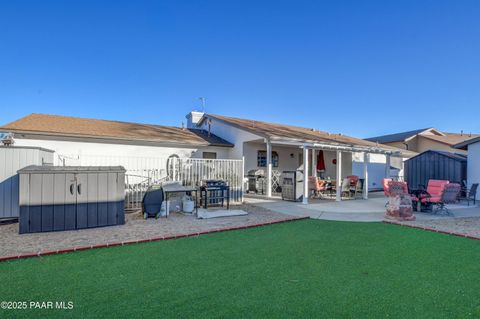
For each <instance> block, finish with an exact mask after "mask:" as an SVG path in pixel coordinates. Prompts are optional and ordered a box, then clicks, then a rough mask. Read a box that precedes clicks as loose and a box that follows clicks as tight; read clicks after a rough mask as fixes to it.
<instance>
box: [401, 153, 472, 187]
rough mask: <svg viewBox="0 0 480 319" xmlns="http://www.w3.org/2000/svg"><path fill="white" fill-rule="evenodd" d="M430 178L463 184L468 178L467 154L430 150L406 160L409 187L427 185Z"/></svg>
mask: <svg viewBox="0 0 480 319" xmlns="http://www.w3.org/2000/svg"><path fill="white" fill-rule="evenodd" d="M430 179H443V180H448V181H450V182H456V183H460V184H461V182H462V181H464V180H466V179H467V156H466V155H463V154H457V153H450V152H447V151H435V150H430V151H426V152H423V153H421V154H418V155H417V156H414V157H412V158H410V159H408V160H406V161H405V180H406V181H407V182H408V186H409V187H411V188H419V187H420V186H422V185H423V186H426V185H427V184H428V181H429V180H430Z"/></svg>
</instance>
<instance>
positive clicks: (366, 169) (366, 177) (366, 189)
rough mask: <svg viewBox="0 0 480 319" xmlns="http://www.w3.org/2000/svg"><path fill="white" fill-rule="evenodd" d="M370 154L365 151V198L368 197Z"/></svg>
mask: <svg viewBox="0 0 480 319" xmlns="http://www.w3.org/2000/svg"><path fill="white" fill-rule="evenodd" d="M369 161H370V155H369V154H368V153H367V152H365V153H363V199H368V162H369Z"/></svg>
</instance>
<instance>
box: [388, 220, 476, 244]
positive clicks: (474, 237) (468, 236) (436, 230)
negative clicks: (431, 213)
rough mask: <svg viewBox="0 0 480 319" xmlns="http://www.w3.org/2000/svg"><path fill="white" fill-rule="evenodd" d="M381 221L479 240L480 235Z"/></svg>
mask: <svg viewBox="0 0 480 319" xmlns="http://www.w3.org/2000/svg"><path fill="white" fill-rule="evenodd" d="M383 223H384V224H390V225H397V226H403V227H409V228H415V229H421V230H426V231H430V232H434V233H440V234H445V235H451V236H456V237H463V238H468V239H473V240H480V237H477V236H471V235H467V234H462V233H457V232H450V231H445V230H440V229H435V228H432V227H425V226H418V225H409V224H404V223H401V222H395V221H391V220H384V221H383Z"/></svg>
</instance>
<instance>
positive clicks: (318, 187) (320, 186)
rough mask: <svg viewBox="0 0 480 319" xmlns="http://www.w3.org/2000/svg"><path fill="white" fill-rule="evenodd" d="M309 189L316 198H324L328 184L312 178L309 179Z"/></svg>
mask: <svg viewBox="0 0 480 319" xmlns="http://www.w3.org/2000/svg"><path fill="white" fill-rule="evenodd" d="M308 189H309V191H310V193H311V194H312V195H313V196H314V197H318V198H322V197H323V194H324V192H325V191H326V190H327V183H326V182H324V181H322V180H320V179H319V178H318V177H315V176H310V177H308Z"/></svg>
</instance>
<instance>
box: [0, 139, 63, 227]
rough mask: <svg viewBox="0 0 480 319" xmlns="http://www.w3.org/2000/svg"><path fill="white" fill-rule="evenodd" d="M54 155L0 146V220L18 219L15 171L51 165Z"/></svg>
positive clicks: (44, 151)
mask: <svg viewBox="0 0 480 319" xmlns="http://www.w3.org/2000/svg"><path fill="white" fill-rule="evenodd" d="M54 153H55V152H54V151H52V150H47V149H45V148H40V147H27V146H25V147H24V146H0V219H2V218H16V217H18V214H19V206H18V175H17V171H18V170H19V169H22V168H24V167H26V166H29V165H52V163H53V154H54Z"/></svg>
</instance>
